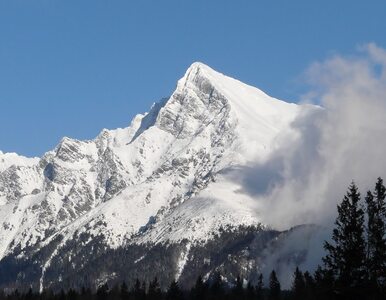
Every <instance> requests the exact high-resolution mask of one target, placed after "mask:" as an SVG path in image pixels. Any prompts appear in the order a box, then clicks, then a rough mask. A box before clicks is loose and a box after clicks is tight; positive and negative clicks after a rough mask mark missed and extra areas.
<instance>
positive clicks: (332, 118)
mask: <svg viewBox="0 0 386 300" xmlns="http://www.w3.org/2000/svg"><path fill="white" fill-rule="evenodd" d="M306 78H307V80H308V82H309V83H310V86H311V91H310V92H309V93H308V98H309V100H311V101H312V102H313V103H318V104H320V105H321V106H322V107H323V108H324V109H320V110H306V111H305V112H304V114H302V115H301V116H300V117H299V118H298V119H297V120H296V121H295V122H294V123H293V124H292V125H293V126H292V127H293V128H292V130H295V131H297V132H298V135H297V138H296V139H294V140H291V141H288V142H287V143H285V144H286V146H285V148H283V149H279V150H278V151H277V152H275V153H274V154H273V155H272V157H271V159H270V160H269V161H268V162H266V163H264V164H263V165H258V166H253V167H251V168H248V169H247V170H246V171H245V170H244V171H245V172H244V174H246V175H245V176H244V180H243V183H244V191H245V192H248V193H250V194H254V195H255V197H256V199H257V200H258V203H257V205H258V207H259V208H258V209H259V211H260V215H261V218H262V221H263V222H264V223H266V224H270V225H272V226H273V227H275V228H278V229H286V228H288V227H290V226H294V225H298V224H302V223H317V224H324V225H331V224H332V221H333V219H334V218H335V216H336V204H337V203H339V202H340V201H341V199H342V197H343V195H344V193H345V191H346V189H347V186H348V185H349V184H350V182H351V181H352V180H354V181H355V182H356V183H357V184H358V185H359V186H360V188H361V190H362V191H363V192H365V190H367V189H371V188H373V185H374V183H375V180H376V178H377V177H378V176H382V177H384V178H385V179H386V51H385V50H384V49H382V48H379V47H377V46H376V45H375V44H368V45H365V46H363V47H361V52H360V53H359V54H358V55H356V56H351V57H343V56H335V57H332V58H330V59H328V60H326V61H324V62H318V63H314V64H312V65H311V66H310V68H309V69H308V70H307V72H306ZM283 136H285V135H284V134H283ZM254 179H256V181H259V180H260V181H261V180H262V181H261V182H263V181H264V184H255V183H254V182H256V181H254Z"/></svg>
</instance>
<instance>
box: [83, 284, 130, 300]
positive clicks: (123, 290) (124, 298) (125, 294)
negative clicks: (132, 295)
mask: <svg viewBox="0 0 386 300" xmlns="http://www.w3.org/2000/svg"><path fill="white" fill-rule="evenodd" d="M82 294H83V293H82ZM120 298H121V300H128V299H129V288H128V287H127V285H126V283H125V282H122V284H121V287H120Z"/></svg>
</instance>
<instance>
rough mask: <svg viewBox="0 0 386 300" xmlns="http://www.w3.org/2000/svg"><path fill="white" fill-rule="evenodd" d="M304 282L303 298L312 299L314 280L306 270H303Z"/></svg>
mask: <svg viewBox="0 0 386 300" xmlns="http://www.w3.org/2000/svg"><path fill="white" fill-rule="evenodd" d="M304 284H305V299H307V300H311V299H313V298H314V295H315V280H314V278H313V277H312V275H311V274H310V273H309V272H308V271H306V272H304Z"/></svg>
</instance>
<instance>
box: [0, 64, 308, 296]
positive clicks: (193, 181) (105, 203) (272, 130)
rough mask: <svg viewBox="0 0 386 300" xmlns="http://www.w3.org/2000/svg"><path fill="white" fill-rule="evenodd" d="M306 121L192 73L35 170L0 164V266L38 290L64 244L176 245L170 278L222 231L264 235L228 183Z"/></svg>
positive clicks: (211, 76)
mask: <svg viewBox="0 0 386 300" xmlns="http://www.w3.org/2000/svg"><path fill="white" fill-rule="evenodd" d="M309 109H314V108H313V107H311V106H301V105H296V104H290V103H287V102H284V101H280V100H277V99H274V98H272V97H270V96H268V95H266V94H265V93H263V92H262V91H261V90H259V89H256V88H254V87H251V86H248V85H246V84H243V83H242V82H240V81H238V80H235V79H232V78H230V77H227V76H225V75H223V74H220V73H218V72H216V71H214V70H213V69H211V68H210V67H208V66H206V65H204V64H202V63H194V64H193V65H191V67H190V68H189V69H188V70H187V71H186V73H185V75H184V76H183V78H181V79H180V80H179V81H178V84H177V88H176V90H175V91H174V92H173V94H172V95H171V97H170V98H168V99H164V100H162V101H160V102H159V103H156V104H154V105H153V106H152V107H151V109H150V111H149V112H148V113H146V114H143V115H141V114H139V115H137V116H136V117H135V118H134V119H133V120H132V122H131V124H130V126H129V127H127V128H123V129H115V130H103V131H102V132H101V133H100V134H99V135H98V136H97V137H96V138H95V139H94V140H89V141H79V140H74V139H70V138H63V139H62V141H61V142H60V143H59V145H58V146H57V147H56V148H55V149H54V150H52V151H49V152H47V153H46V154H44V155H43V157H41V158H25V157H21V156H18V155H16V154H9V153H2V152H0V222H1V225H2V226H0V257H3V262H4V261H7V259H8V260H9V259H14V260H15V259H16V260H17V259H18V260H23V261H31V260H32V258H33V260H34V261H38V263H37V264H38V268H37V270H38V271H36V272H37V273H38V274H35V275H34V276H35V277H39V285H40V288H44V287H46V286H47V285H49V284H46V282H45V278H46V277H47V276H48V275H47V274H46V273H47V270H48V269H49V268H50V267H51V268H52V266H53V265H54V262H55V260H57V258H58V257H61V256H62V255H63V252H64V251H66V253H67V254H68V253H71V251H72V250H71V249H72V248H71V247H70V248H69V245H72V243H78V247H79V245H81V246H80V247H83V248H86V247H87V245H93V249H94V245H95V241H96V240H97V241H98V243H99V244H101V245H102V244H103V245H104V246H103V247H104V248H103V249H116V250H117V249H121V248H124V247H134V245H137V246H138V247H144V246H141V245H149V244H151V245H172V244H174V245H183V248H181V249H180V252H179V253H180V254H179V255H177V256H178V257H179V258H178V263H177V265H178V266H177V267H178V268H177V269H175V270H174V275H173V276H176V277H179V276H180V275H181V273H182V272H183V268H184V265H185V264H186V261H187V260H188V256H189V253H190V251H191V250H190V249H194V247H197V245H204V244H207V243H209V242H210V241H213V240H215V239H216V237H218V236H219V234H220V233H221V232H223V230H224V228H227V230H228V231H229V232H232V230H236V229H237V228H240V227H242V228H251V227H253V228H262V226H264V225H269V224H263V225H262V224H260V221H259V210H258V206H257V204H256V201H254V199H253V197H251V196H250V195H248V194H247V193H243V192H242V186H240V183H237V181H235V180H234V176H237V174H238V172H240V169H242V168H243V167H244V166H248V165H250V164H255V163H259V162H264V161H265V160H266V159H268V158H269V156H270V154H271V153H272V152H273V151H274V150H275V149H277V148H279V147H281V146H282V143H283V141H284V140H286V139H281V138H280V137H281V136H282V135H285V136H287V137H288V136H291V135H294V136H295V135H296V132H293V129H291V126H290V124H291V122H292V121H293V120H295V118H296V117H297V116H298V115H299V114H300V113H302V112H303V111H304V110H309ZM79 241H81V242H79ZM130 245H131V246H130ZM42 249H44V251H43V250H42ZM147 249H149V248H147ZM146 251H148V250H146ZM36 255H38V257H39V259H37V258H36V257H37V256H36ZM66 259H69V260H71V254H70V256H69V258H68V257H67V258H66ZM138 259H139V258H138ZM56 263H57V262H56ZM84 264H85V262H84V263H83V265H84ZM25 268H26V267H25V266H24V269H23V268H21V267H20V268H19V269H18V272H17V276H19V277H20V276H21V275H20V274H23V276H24V277H25V276H26V275H25V274H27V273H28V272H27V271H25ZM110 275H111V274H110ZM110 275H109V276H110ZM23 276H22V277H23ZM31 276H32V275H31ZM60 276H62V274H61V275H60ZM111 276H113V275H111ZM24 277H23V278H24ZM27 277H28V276H27ZM32 277H33V276H32ZM32 277H31V278H32ZM35 277H33V278H34V279H31V282H32V281H34V280H35V281H36V278H35ZM3 281H4V280H3ZM26 282H28V281H26Z"/></svg>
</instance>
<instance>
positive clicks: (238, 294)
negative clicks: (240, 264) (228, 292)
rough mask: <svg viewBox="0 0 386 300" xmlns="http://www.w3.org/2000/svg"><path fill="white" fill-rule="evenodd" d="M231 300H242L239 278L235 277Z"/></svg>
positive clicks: (241, 287)
mask: <svg viewBox="0 0 386 300" xmlns="http://www.w3.org/2000/svg"><path fill="white" fill-rule="evenodd" d="M232 296H233V299H240V300H241V299H243V298H244V289H243V281H242V279H241V277H240V276H237V278H236V283H235V286H234V287H233V289H232Z"/></svg>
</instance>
